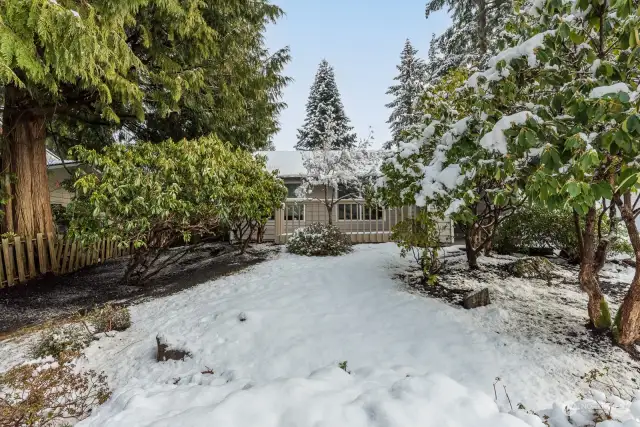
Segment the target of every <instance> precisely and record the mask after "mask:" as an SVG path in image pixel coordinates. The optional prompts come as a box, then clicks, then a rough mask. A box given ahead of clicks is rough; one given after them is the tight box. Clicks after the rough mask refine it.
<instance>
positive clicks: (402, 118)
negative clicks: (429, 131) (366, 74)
mask: <svg viewBox="0 0 640 427" xmlns="http://www.w3.org/2000/svg"><path fill="white" fill-rule="evenodd" d="M417 53H418V50H417V49H415V48H414V47H413V46H412V45H411V42H410V41H409V39H407V41H406V42H405V45H404V49H403V50H402V54H401V55H400V65H398V67H397V68H398V71H399V72H400V73H399V74H398V76H397V77H396V78H395V79H394V80H395V81H397V82H398V84H395V85H393V86H391V87H390V88H389V90H388V91H387V95H392V96H393V97H394V98H395V99H394V100H393V101H391V102H390V103H388V104H387V105H386V107H387V108H392V109H393V111H392V112H391V115H390V116H389V120H388V121H387V123H389V125H390V127H391V135H392V139H391V141H388V142H387V143H386V144H385V148H386V149H389V148H391V147H392V146H397V145H398V144H399V143H400V141H402V140H403V138H404V135H405V132H407V131H409V130H410V129H411V128H412V127H413V126H415V125H417V124H419V123H421V121H422V118H423V113H422V112H421V111H419V110H416V108H415V103H416V101H418V100H419V98H420V95H421V94H422V85H423V82H424V79H425V72H426V68H425V64H424V62H423V61H422V59H420V58H418V57H417V56H416V55H417Z"/></svg>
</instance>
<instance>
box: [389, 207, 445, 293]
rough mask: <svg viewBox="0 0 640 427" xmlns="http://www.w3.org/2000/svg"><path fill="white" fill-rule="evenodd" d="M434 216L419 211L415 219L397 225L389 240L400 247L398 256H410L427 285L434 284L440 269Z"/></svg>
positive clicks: (436, 225) (431, 213)
mask: <svg viewBox="0 0 640 427" xmlns="http://www.w3.org/2000/svg"><path fill="white" fill-rule="evenodd" d="M436 216H437V215H436V214H435V213H433V212H427V211H420V212H419V213H418V215H417V216H416V217H415V218H410V219H406V220H404V221H402V222H400V223H398V224H397V225H396V226H395V227H394V228H393V233H392V235H391V240H393V241H395V242H396V243H397V244H398V246H399V247H400V255H401V256H402V257H403V258H404V257H406V256H407V255H408V254H411V255H412V256H413V259H414V260H415V262H416V263H417V264H418V266H419V267H420V270H421V271H422V274H423V275H424V277H425V279H426V280H427V281H428V282H429V283H434V282H435V280H436V279H437V276H436V274H437V273H438V272H439V271H440V268H441V262H440V260H439V259H438V252H439V250H440V233H439V232H438V223H437V222H436Z"/></svg>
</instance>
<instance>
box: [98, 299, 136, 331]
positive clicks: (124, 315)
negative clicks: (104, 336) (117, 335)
mask: <svg viewBox="0 0 640 427" xmlns="http://www.w3.org/2000/svg"><path fill="white" fill-rule="evenodd" d="M90 321H91V324H92V325H93V327H94V328H95V331H96V332H110V331H124V330H125V329H128V328H129V327H130V326H131V316H130V314H129V309H128V308H127V307H114V306H113V305H111V304H107V305H105V306H104V307H102V308H97V309H95V310H94V311H93V312H92V313H91V315H90Z"/></svg>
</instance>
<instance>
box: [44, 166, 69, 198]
mask: <svg viewBox="0 0 640 427" xmlns="http://www.w3.org/2000/svg"><path fill="white" fill-rule="evenodd" d="M48 177H49V194H50V196H51V204H52V205H62V206H67V205H68V204H69V202H71V199H72V198H73V194H72V193H70V192H69V191H67V190H66V189H64V188H62V185H61V184H62V182H63V181H65V180H67V179H69V178H70V177H71V176H70V175H69V173H68V172H67V171H66V169H64V168H54V169H51V168H50V169H49V170H48Z"/></svg>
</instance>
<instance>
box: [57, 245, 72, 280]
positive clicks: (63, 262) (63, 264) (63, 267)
mask: <svg viewBox="0 0 640 427" xmlns="http://www.w3.org/2000/svg"><path fill="white" fill-rule="evenodd" d="M69 246H71V239H69V238H68V237H67V238H66V239H65V242H64V244H63V245H62V253H61V254H60V266H59V267H60V273H66V272H67V271H68V270H69V266H68V264H67V260H68V259H69Z"/></svg>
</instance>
